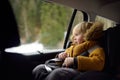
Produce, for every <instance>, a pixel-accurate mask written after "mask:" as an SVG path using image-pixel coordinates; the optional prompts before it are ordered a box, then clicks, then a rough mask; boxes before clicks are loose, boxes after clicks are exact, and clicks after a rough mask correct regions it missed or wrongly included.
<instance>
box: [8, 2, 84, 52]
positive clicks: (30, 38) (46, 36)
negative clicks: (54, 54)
mask: <svg viewBox="0 0 120 80" xmlns="http://www.w3.org/2000/svg"><path fill="white" fill-rule="evenodd" d="M10 3H11V5H12V8H13V11H14V14H15V17H16V20H17V24H18V29H19V34H20V41H21V45H20V47H21V48H22V47H23V46H26V47H29V51H30V49H31V48H32V50H34V48H35V50H36V49H39V50H43V49H60V48H63V45H64V38H65V34H66V30H67V27H68V24H69V21H70V18H71V15H72V11H73V9H72V8H69V7H67V6H62V5H59V4H54V3H47V2H44V1H42V0H10ZM78 16H79V17H81V16H82V15H78ZM80 19H81V18H80ZM76 21H78V20H76ZM28 44H29V45H28ZM32 46H33V47H32ZM37 46H38V47H37ZM22 51H26V49H25V50H22Z"/></svg>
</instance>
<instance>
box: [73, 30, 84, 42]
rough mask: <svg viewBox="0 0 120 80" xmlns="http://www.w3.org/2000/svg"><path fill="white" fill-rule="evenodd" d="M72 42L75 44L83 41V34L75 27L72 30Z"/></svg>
mask: <svg viewBox="0 0 120 80" xmlns="http://www.w3.org/2000/svg"><path fill="white" fill-rule="evenodd" d="M73 42H74V43H76V44H80V43H82V42H84V39H83V34H82V33H79V31H78V29H77V28H75V29H74V30H73Z"/></svg>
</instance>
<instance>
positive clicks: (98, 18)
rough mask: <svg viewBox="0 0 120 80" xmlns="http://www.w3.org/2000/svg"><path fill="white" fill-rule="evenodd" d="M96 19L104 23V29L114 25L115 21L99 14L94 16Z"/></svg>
mask: <svg viewBox="0 0 120 80" xmlns="http://www.w3.org/2000/svg"><path fill="white" fill-rule="evenodd" d="M95 20H96V21H101V22H102V23H104V30H106V29H108V28H110V27H114V26H115V25H116V22H114V21H112V20H110V19H107V18H104V17H101V16H96V19H95Z"/></svg>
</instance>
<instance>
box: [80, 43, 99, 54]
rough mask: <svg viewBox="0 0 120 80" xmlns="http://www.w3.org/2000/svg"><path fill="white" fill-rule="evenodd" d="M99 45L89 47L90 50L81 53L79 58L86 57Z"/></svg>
mask: <svg viewBox="0 0 120 80" xmlns="http://www.w3.org/2000/svg"><path fill="white" fill-rule="evenodd" d="M99 47H100V46H99V45H94V46H93V47H91V48H90V49H88V50H87V51H85V52H83V53H82V54H80V55H81V56H88V55H89V54H90V53H91V52H92V51H93V50H95V49H96V48H99Z"/></svg>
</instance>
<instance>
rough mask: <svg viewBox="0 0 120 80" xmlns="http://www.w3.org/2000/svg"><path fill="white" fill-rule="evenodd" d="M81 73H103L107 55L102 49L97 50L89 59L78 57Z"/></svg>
mask: <svg viewBox="0 0 120 80" xmlns="http://www.w3.org/2000/svg"><path fill="white" fill-rule="evenodd" d="M77 62H78V70H79V71H90V70H94V71H101V70H102V69H103V68H104V63H105V54H104V50H103V49H102V48H96V49H95V50H94V51H92V52H91V53H90V54H89V56H88V57H85V56H77Z"/></svg>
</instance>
